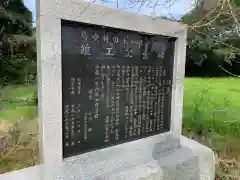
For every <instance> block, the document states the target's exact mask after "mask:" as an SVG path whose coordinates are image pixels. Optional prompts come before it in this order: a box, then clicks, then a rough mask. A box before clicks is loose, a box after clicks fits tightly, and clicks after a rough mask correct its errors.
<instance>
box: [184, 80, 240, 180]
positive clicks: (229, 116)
mask: <svg viewBox="0 0 240 180" xmlns="http://www.w3.org/2000/svg"><path fill="white" fill-rule="evenodd" d="M239 92H240V79H221V78H218V79H195V78H192V79H191V78H189V79H186V80H185V95H184V109H183V134H184V135H185V136H188V137H190V138H192V139H195V140H197V141H199V142H200V143H202V144H205V145H206V146H208V147H210V148H211V149H213V150H214V152H215V154H216V158H217V165H216V167H217V168H216V169H217V176H219V178H220V179H227V178H233V179H236V178H237V179H240V103H239V102H240V93H239Z"/></svg>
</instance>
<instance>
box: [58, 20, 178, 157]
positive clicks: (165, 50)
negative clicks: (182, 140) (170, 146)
mask: <svg viewBox="0 0 240 180" xmlns="http://www.w3.org/2000/svg"><path fill="white" fill-rule="evenodd" d="M174 46H175V38H171V37H164V36H159V35H149V34H143V33H139V32H134V31H127V30H122V29H114V28H110V27H102V26H95V25H88V24H82V23H76V22H70V21H65V20H62V108H63V109H62V111H63V113H62V117H63V120H62V122H63V127H62V128H63V157H64V158H65V157H69V156H74V155H78V154H82V153H85V152H88V151H93V150H97V149H101V148H105V147H109V146H112V145H116V144H120V143H124V142H128V141H132V140H137V139H140V138H144V137H148V136H152V135H156V134H159V133H163V132H166V131H169V129H170V119H171V94H172V76H173V60H174V57H173V56H174Z"/></svg>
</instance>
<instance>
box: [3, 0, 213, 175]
mask: <svg viewBox="0 0 240 180" xmlns="http://www.w3.org/2000/svg"><path fill="white" fill-rule="evenodd" d="M186 36H187V28H186V26H185V25H183V24H181V23H178V22H172V21H168V20H162V19H157V20H156V19H155V20H154V19H152V18H151V17H149V16H143V15H136V14H133V13H129V12H122V11H121V10H119V9H112V8H107V7H105V6H102V5H98V4H92V3H89V2H86V1H82V0H38V3H37V53H38V55H37V56H38V90H39V115H40V138H41V148H40V153H41V164H40V165H38V166H34V167H31V168H28V169H24V170H20V171H16V172H12V173H7V174H5V175H2V176H1V177H0V180H3V179H4V180H5V179H13V180H14V179H16V180H19V179H20V180H32V179H36V180H178V179H181V180H213V179H214V173H215V169H214V167H215V162H214V161H215V160H214V154H213V152H212V150H211V149H209V148H207V147H205V146H202V145H200V144H198V143H197V142H195V141H192V140H190V139H187V138H185V137H183V136H181V128H182V127H181V125H182V104H183V81H184V69H185V53H186V52H185V51H186Z"/></svg>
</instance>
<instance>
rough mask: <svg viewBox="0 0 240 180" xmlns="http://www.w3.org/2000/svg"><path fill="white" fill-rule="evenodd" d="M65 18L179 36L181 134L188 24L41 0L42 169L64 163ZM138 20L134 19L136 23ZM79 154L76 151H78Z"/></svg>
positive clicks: (176, 124) (175, 123)
mask: <svg viewBox="0 0 240 180" xmlns="http://www.w3.org/2000/svg"><path fill="white" fill-rule="evenodd" d="M61 19H67V20H72V21H79V22H83V23H90V24H96V25H102V26H111V27H116V28H121V29H128V30H134V31H138V32H143V33H148V34H160V35H168V36H173V37H176V38H177V41H176V45H175V54H174V71H173V90H172V114H171V132H172V133H175V134H176V135H180V134H181V123H182V122H181V117H182V96H183V79H184V65H185V49H186V32H187V28H186V26H185V25H183V24H181V23H178V22H173V21H167V20H162V19H153V18H151V17H149V16H143V15H136V14H134V13H129V12H123V11H120V10H119V9H113V8H107V7H105V6H102V5H98V4H92V3H89V2H86V1H82V0H51V1H48V0H41V1H40V0H39V1H37V52H38V83H39V84H38V87H39V115H40V121H41V122H40V133H41V136H40V137H41V151H40V152H41V157H42V158H41V159H42V163H43V164H44V167H45V170H46V171H44V172H48V171H49V172H53V171H54V168H55V167H57V166H60V165H61V163H62V160H63V159H62V115H61V113H60V112H61V111H62V109H61V103H62V96H61V94H62V88H61V84H62V82H61V81H62V80H61ZM133 22H134V23H133ZM76 158H78V157H76Z"/></svg>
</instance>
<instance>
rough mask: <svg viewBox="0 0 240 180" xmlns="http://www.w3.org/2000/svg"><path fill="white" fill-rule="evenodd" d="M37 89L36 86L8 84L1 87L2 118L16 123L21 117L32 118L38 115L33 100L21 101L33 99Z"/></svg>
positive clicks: (0, 110) (0, 106)
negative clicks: (28, 100)
mask: <svg viewBox="0 0 240 180" xmlns="http://www.w3.org/2000/svg"><path fill="white" fill-rule="evenodd" d="M35 90H36V87H35V86H7V87H5V88H3V89H1V92H0V94H1V98H2V100H1V101H0V120H4V121H7V122H8V123H10V124H14V123H15V122H16V121H18V120H19V119H20V118H24V119H32V118H34V117H36V116H37V107H36V106H35V105H34V103H33V102H24V101H19V100H21V99H22V100H24V99H32V98H33V95H34V92H35ZM11 100H14V101H11Z"/></svg>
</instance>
